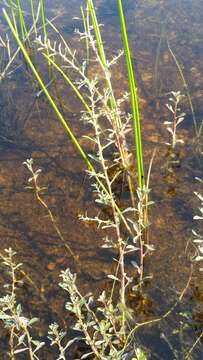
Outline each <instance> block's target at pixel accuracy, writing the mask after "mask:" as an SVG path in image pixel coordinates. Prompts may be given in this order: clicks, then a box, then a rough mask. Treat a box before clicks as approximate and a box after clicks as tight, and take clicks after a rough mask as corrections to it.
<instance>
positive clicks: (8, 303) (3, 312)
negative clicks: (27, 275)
mask: <svg viewBox="0 0 203 360" xmlns="http://www.w3.org/2000/svg"><path fill="white" fill-rule="evenodd" d="M15 255H16V252H15V251H13V250H12V249H11V248H9V249H6V250H5V252H4V254H2V253H0V258H1V260H2V263H3V265H4V266H5V267H6V269H7V272H6V273H7V276H8V277H9V282H8V283H5V284H4V289H5V294H4V295H3V296H1V297H0V320H1V321H3V323H4V326H5V328H6V329H8V330H9V333H10V335H9V348H10V350H9V358H10V359H11V360H15V359H16V356H18V354H22V353H25V354H26V358H27V359H30V360H34V359H36V360H37V359H38V360H39V358H38V351H39V350H40V349H41V347H43V346H44V342H40V341H38V340H34V339H33V338H32V335H31V328H32V325H33V324H34V323H35V322H36V321H38V319H37V318H32V319H29V318H28V317H26V316H25V315H24V314H23V310H22V307H21V305H20V304H19V303H18V301H17V298H16V291H17V288H18V287H19V286H20V284H22V280H21V277H20V268H21V266H22V264H21V263H16V261H15Z"/></svg>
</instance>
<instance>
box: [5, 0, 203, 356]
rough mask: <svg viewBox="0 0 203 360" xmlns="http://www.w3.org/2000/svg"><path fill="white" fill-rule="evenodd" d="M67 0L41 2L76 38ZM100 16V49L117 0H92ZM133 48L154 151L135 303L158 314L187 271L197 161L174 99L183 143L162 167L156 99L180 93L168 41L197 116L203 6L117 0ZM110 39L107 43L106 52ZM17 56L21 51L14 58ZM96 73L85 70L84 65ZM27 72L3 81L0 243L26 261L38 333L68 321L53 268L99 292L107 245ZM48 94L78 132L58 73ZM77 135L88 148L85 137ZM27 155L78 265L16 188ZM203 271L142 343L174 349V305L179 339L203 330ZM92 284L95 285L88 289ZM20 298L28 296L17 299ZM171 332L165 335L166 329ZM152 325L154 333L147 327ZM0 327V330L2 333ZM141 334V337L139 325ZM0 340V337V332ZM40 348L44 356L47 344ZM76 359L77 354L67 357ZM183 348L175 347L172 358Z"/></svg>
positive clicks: (161, 116) (114, 29) (25, 294)
mask: <svg viewBox="0 0 203 360" xmlns="http://www.w3.org/2000/svg"><path fill="white" fill-rule="evenodd" d="M69 3H70V1H69V2H68V6H67V1H65V0H64V1H58V2H56V1H52V0H49V1H47V13H48V14H49V16H50V17H55V16H57V18H56V20H55V23H56V25H57V26H59V28H60V31H62V32H63V34H64V35H65V36H66V38H67V40H68V41H70V42H71V43H72V45H73V46H75V47H77V48H78V47H80V46H81V44H80V43H78V42H77V41H76V40H74V39H72V38H73V36H72V35H73V34H72V33H73V29H74V28H75V27H76V26H78V22H77V20H74V19H72V18H71V16H70V14H69V11H68V9H69V7H70V4H69ZM95 3H96V5H97V8H98V14H99V18H100V19H101V21H102V22H104V23H105V27H104V29H105V34H104V38H105V47H106V49H107V53H108V55H109V56H110V57H111V55H112V53H113V52H114V51H115V50H116V49H117V48H119V47H121V35H120V32H119V24H118V18H117V5H116V3H117V2H116V1H114V0H108V1H106V0H103V1H102V0H101V1H99V0H98V1H95ZM124 9H125V13H126V19H127V24H128V31H129V37H130V43H131V46H132V56H133V59H134V61H135V69H136V77H137V83H138V92H139V96H140V109H141V114H142V132H143V139H144V156H145V159H146V164H147V165H148V163H149V160H150V156H151V154H152V151H153V149H154V148H156V149H157V152H156V157H155V160H154V164H153V170H152V175H151V188H152V198H153V200H154V201H155V205H154V206H153V209H152V211H151V215H150V216H151V222H152V226H151V230H150V236H151V242H152V243H153V244H154V246H155V249H156V251H155V252H154V253H153V255H152V256H151V257H150V258H149V259H148V261H147V264H146V267H147V271H148V272H149V273H150V274H152V276H153V279H152V280H151V282H150V284H149V285H148V286H147V287H146V297H145V298H144V299H143V301H142V302H139V304H138V303H137V302H136V300H135V299H131V300H130V301H131V302H132V304H133V305H132V306H135V307H136V306H138V308H137V313H139V311H141V312H142V318H144V319H147V318H148V317H149V316H151V315H152V314H153V316H160V314H163V313H164V312H166V311H167V310H168V309H169V308H170V307H171V306H172V305H173V304H174V303H175V301H176V299H177V296H178V294H179V293H180V292H181V291H182V290H183V289H184V287H185V286H186V284H187V281H188V278H189V276H190V261H189V256H190V255H191V254H190V252H191V249H190V240H191V229H192V228H193V227H194V226H195V224H194V222H193V214H194V213H195V212H196V208H197V206H198V204H197V201H196V199H195V197H194V195H193V191H195V190H198V189H199V185H198V184H197V183H196V181H195V179H194V178H195V176H198V177H201V176H202V162H201V157H200V153H199V152H198V149H199V147H198V146H197V145H198V144H197V140H195V138H194V124H193V118H192V114H191V109H190V106H189V104H188V100H187V97H185V100H184V102H183V110H184V111H185V112H186V114H187V116H186V120H185V122H184V123H183V125H182V127H181V129H180V133H181V136H182V137H183V138H184V140H185V144H184V145H183V146H181V147H180V148H179V150H178V154H177V157H178V158H179V163H178V164H176V165H173V166H172V167H171V165H170V158H169V155H168V154H167V148H166V145H165V144H164V143H165V142H166V141H167V140H168V139H167V132H166V131H165V128H164V126H163V125H162V124H163V122H164V120H167V119H168V116H169V113H168V111H167V109H166V108H165V103H166V102H167V101H168V97H169V92H170V91H171V90H174V91H177V90H181V91H182V92H183V93H185V91H186V89H185V87H184V85H183V82H182V79H181V76H180V73H179V71H178V68H177V66H176V64H175V62H174V59H173V57H172V56H171V53H170V51H169V49H168V45H167V39H168V42H169V43H170V47H171V49H172V51H173V52H174V54H175V55H176V58H177V59H178V62H179V64H180V66H181V69H182V71H183V73H184V76H185V80H186V82H187V85H188V88H189V91H190V96H191V99H192V102H193V105H194V111H195V116H196V121H197V123H198V124H199V123H200V121H201V120H202V118H203V101H202V97H203V96H202V95H203V76H202V74H203V63H202V60H201V59H202V56H203V43H202V38H203V26H202V18H203V6H202V1H201V0H198V1H197V0H196V1H195V2H194V1H192V0H188V1H184V0H182V1H181V0H179V1H173V0H170V1H164V0H161V1H155V0H148V1H144V2H143V1H136V2H135V1H127V0H126V1H124ZM71 10H72V15H73V16H78V15H79V4H78V1H76V0H71ZM114 49H115V50H114ZM18 61H19V62H20V61H21V60H20V59H18ZM123 65H124V64H123V62H122V61H121V63H120V65H119V67H118V68H117V69H116V71H115V77H114V78H115V86H116V94H119V91H120V90H123V89H127V82H126V78H125V72H124V66H123ZM89 71H90V73H91V71H94V70H92V69H90V70H89ZM30 80H31V79H30V74H29V72H28V71H27V70H26V69H25V66H24V65H23V66H22V67H21V68H20V69H19V71H18V72H16V73H15V74H14V75H12V76H11V77H10V78H9V79H7V80H6V81H4V82H2V83H1V84H0V90H1V91H0V110H1V112H0V148H1V153H0V161H1V166H0V201H1V207H0V234H1V235H0V249H1V251H2V250H3V249H4V248H6V247H7V248H8V247H9V246H11V247H12V248H13V249H15V250H17V252H18V258H19V260H20V261H22V262H23V264H24V271H25V273H26V274H28V275H29V277H30V278H31V279H32V281H33V283H34V286H33V284H30V281H29V279H28V277H27V278H25V279H24V280H25V284H24V286H23V288H22V291H21V294H19V296H21V299H22V302H23V303H24V308H25V310H26V311H27V312H28V314H32V315H34V316H36V315H37V316H39V317H40V318H41V319H42V320H41V321H40V325H39V331H40V334H41V335H42V336H44V334H46V331H47V324H48V323H50V322H53V321H57V322H59V323H60V324H61V325H62V326H63V327H64V328H68V326H69V324H70V322H71V319H70V318H69V317H68V315H67V314H64V311H63V308H64V297H63V293H62V291H60V290H58V287H57V283H58V276H59V273H60V270H61V269H64V268H66V267H71V268H72V269H73V271H77V272H78V273H79V276H78V278H79V283H80V285H81V288H82V289H83V291H84V292H88V291H89V290H90V289H91V291H95V293H97V291H98V292H99V289H102V288H103V287H105V286H108V283H107V281H106V275H107V274H108V273H109V269H110V267H111V261H110V255H109V253H108V252H106V251H101V248H100V245H101V234H100V233H99V232H98V231H97V229H96V228H95V227H93V226H87V225H84V224H82V223H80V221H79V220H78V214H79V213H83V212H85V210H86V209H89V211H90V212H92V213H93V212H94V209H95V207H94V202H93V198H92V195H91V193H90V191H89V186H88V179H86V178H85V177H84V172H83V170H84V166H83V163H82V161H81V160H80V159H79V158H78V156H77V154H76V153H75V151H74V149H73V148H72V145H71V143H70V141H69V140H68V139H67V137H66V135H65V134H64V131H63V129H62V128H61V127H60V125H59V124H58V122H56V120H55V117H54V115H53V113H52V111H51V110H50V108H49V106H48V104H47V102H46V100H45V98H44V96H43V95H41V96H39V97H37V96H36V93H37V91H38V89H37V88H36V85H35V84H34V83H32V81H30ZM51 89H52V90H51V91H52V92H53V94H57V93H60V94H61V95H62V98H63V101H62V102H63V110H64V112H65V114H66V117H67V118H68V119H69V121H70V123H71V126H72V128H73V129H74V133H75V134H76V135H77V137H81V135H82V134H84V132H85V131H87V130H86V129H84V128H81V127H82V125H81V122H80V121H79V118H80V113H79V108H78V103H77V101H76V100H75V99H74V98H73V97H72V93H71V91H70V90H69V89H65V90H64V89H63V82H62V81H58V82H57V83H55V85H54V86H52V87H51ZM82 142H83V145H84V146H85V147H88V144H87V143H86V142H84V140H82V141H81V143H82ZM30 157H32V158H33V159H34V160H35V163H36V166H37V167H40V168H42V170H43V172H42V175H41V184H42V185H43V186H45V187H47V190H46V192H45V196H46V201H47V203H48V204H49V206H50V208H51V210H52V211H53V213H54V214H55V216H56V219H57V223H58V225H59V226H60V229H61V231H62V233H63V236H64V238H65V239H66V240H67V241H68V243H69V245H70V246H71V247H72V249H73V250H74V252H75V253H77V254H79V256H80V261H81V265H80V266H79V267H78V265H77V264H75V263H74V262H73V259H72V258H71V257H70V255H69V254H67V253H66V252H65V251H64V246H63V244H62V243H61V242H60V241H59V239H58V237H57V234H55V233H54V231H53V229H52V227H51V226H50V220H49V219H48V217H47V216H46V214H45V212H44V209H43V208H41V207H40V205H39V204H38V203H37V202H36V200H35V199H34V197H33V195H32V194H31V193H30V192H29V191H27V190H26V189H25V186H26V181H27V177H28V174H27V171H26V169H25V168H24V167H23V165H22V162H23V161H25V160H26V159H27V158H30ZM202 285H203V281H202V278H201V277H200V276H199V274H198V273H195V275H194V276H193V279H192V282H191V285H190V287H189V289H188V291H187V294H186V296H185V297H184V300H183V302H182V305H179V306H178V309H177V311H178V312H179V315H177V314H176V316H173V314H172V315H171V316H170V317H169V318H167V320H163V322H162V327H160V328H154V329H152V328H146V330H145V332H144V334H145V340H144V343H145V345H146V347H148V348H149V349H151V350H152V355H151V357H150V358H151V359H157V358H158V359H172V358H173V354H172V351H171V346H174V347H176V348H177V349H180V348H181V332H179V330H178V329H179V327H180V324H183V319H182V318H181V316H182V315H181V313H182V314H183V313H185V314H186V313H187V312H188V314H189V319H188V321H187V322H188V324H189V326H188V329H187V331H186V338H185V339H184V341H185V343H184V346H185V347H186V349H189V348H190V347H191V345H192V343H193V342H194V341H195V339H196V337H197V336H198V334H200V332H201V331H202V316H203V315H202V314H203V294H202ZM97 289H98V290H97ZM25 299H26V301H25ZM174 329H176V330H177V332H176V333H175V334H174V335H172V330H174ZM153 330H154V331H153ZM3 334H5V333H3ZM138 335H139V339H141V340H143V339H142V337H143V332H140V334H139V333H138ZM1 343H2V346H1V348H2V347H3V346H4V343H5V342H4V338H3V337H1ZM45 356H46V358H47V359H48V358H50V359H52V357H51V355H48V354H46V355H45ZM71 356H72V357H71V358H75V357H74V356H76V355H71ZM179 358H180V359H181V358H182V357H181V356H180V355H179V357H178V359H179ZM193 358H194V359H200V358H201V348H200V344H198V346H197V347H196V348H195V350H194V352H193Z"/></svg>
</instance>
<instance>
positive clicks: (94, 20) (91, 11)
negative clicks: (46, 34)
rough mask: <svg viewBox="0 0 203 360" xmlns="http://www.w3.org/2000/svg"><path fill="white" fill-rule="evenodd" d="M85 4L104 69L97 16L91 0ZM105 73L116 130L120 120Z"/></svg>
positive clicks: (104, 60) (103, 55) (104, 56)
mask: <svg viewBox="0 0 203 360" xmlns="http://www.w3.org/2000/svg"><path fill="white" fill-rule="evenodd" d="M87 6H88V10H89V14H90V17H91V21H92V25H93V28H94V34H95V39H96V43H97V49H98V53H99V57H100V60H101V63H102V65H103V67H104V69H105V70H108V64H107V60H106V55H105V51H104V46H103V42H102V37H101V32H100V29H99V24H98V21H97V16H96V12H95V8H94V5H93V2H92V0H87ZM107 74H108V72H106V73H105V76H106V83H107V86H108V88H109V91H110V99H109V102H110V108H111V110H112V112H113V113H114V116H113V119H114V122H115V124H116V127H117V130H118V131H119V129H120V128H121V120H120V117H119V115H118V112H117V111H116V110H117V105H116V100H115V98H114V94H113V88H112V84H111V80H110V77H109V76H108V75H107Z"/></svg>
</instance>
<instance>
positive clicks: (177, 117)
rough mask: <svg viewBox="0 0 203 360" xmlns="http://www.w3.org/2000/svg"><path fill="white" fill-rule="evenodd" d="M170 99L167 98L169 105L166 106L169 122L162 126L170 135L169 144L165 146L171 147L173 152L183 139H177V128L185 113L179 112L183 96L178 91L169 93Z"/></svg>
mask: <svg viewBox="0 0 203 360" xmlns="http://www.w3.org/2000/svg"><path fill="white" fill-rule="evenodd" d="M171 95H172V96H171V97H170V98H169V101H170V103H168V104H166V106H167V108H168V110H169V111H170V112H171V113H172V120H171V121H164V125H166V126H167V130H168V132H169V133H170V135H171V142H167V143H166V144H167V145H169V146H171V147H172V149H173V150H174V149H175V147H176V144H178V143H181V144H183V143H184V141H183V139H180V138H178V137H177V128H178V126H179V125H180V124H181V123H182V121H183V120H184V118H185V113H183V112H181V109H180V107H179V104H180V102H181V100H182V99H183V98H184V95H182V94H181V93H180V91H171Z"/></svg>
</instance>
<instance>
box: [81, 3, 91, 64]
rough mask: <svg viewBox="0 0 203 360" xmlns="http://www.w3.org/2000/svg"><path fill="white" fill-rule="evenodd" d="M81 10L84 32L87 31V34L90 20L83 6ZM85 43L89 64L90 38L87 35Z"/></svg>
mask: <svg viewBox="0 0 203 360" xmlns="http://www.w3.org/2000/svg"><path fill="white" fill-rule="evenodd" d="M80 11H81V14H82V21H83V26H84V32H85V34H87V28H88V24H87V23H88V22H89V17H88V13H87V18H86V17H85V13H84V9H83V7H82V6H81V7H80ZM87 11H88V9H87ZM85 43H86V61H87V64H88V63H89V39H88V36H87V35H86V38H85Z"/></svg>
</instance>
